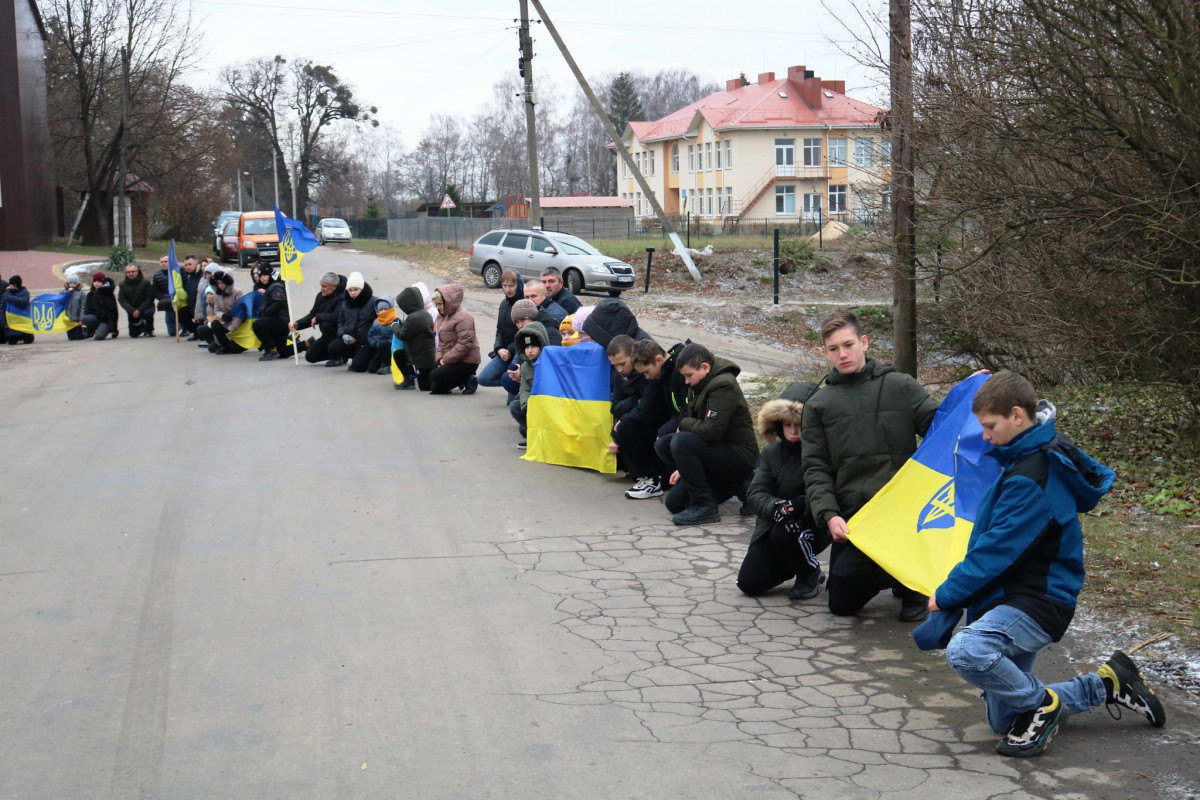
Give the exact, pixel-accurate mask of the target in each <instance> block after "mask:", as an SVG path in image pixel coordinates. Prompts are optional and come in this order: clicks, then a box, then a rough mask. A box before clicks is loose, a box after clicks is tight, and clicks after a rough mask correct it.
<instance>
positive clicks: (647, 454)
mask: <svg viewBox="0 0 1200 800" xmlns="http://www.w3.org/2000/svg"><path fill="white" fill-rule="evenodd" d="M657 436H658V426H657V425H651V424H649V423H646V422H642V421H641V420H636V419H628V418H625V419H622V420H621V421H620V424H619V425H617V426H616V427H615V428H614V429H613V433H612V439H613V441H614V442H616V443H617V445H618V446H619V447H620V448H621V455H623V456H624V457H625V466H626V467H627V468H628V469H629V471H630V472H632V473H633V475H634V477H635V478H661V477H662V476H663V463H662V460H661V459H659V457H658V454H657V453H655V452H654V441H655V438H656V437H657Z"/></svg>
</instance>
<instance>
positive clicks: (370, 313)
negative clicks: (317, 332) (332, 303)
mask: <svg viewBox="0 0 1200 800" xmlns="http://www.w3.org/2000/svg"><path fill="white" fill-rule="evenodd" d="M374 299H375V295H374V293H373V292H372V291H371V284H369V283H364V284H363V288H362V291H360V292H359V293H358V297H351V296H350V293H349V292H346V295H345V297H343V298H342V304H341V305H340V306H339V307H338V312H337V314H338V317H337V320H338V322H337V335H338V336H353V337H354V341H355V342H356V343H357V344H360V345H366V343H367V334H368V333H370V331H371V324H372V323H374V322H375V303H374V302H372V301H373V300H374Z"/></svg>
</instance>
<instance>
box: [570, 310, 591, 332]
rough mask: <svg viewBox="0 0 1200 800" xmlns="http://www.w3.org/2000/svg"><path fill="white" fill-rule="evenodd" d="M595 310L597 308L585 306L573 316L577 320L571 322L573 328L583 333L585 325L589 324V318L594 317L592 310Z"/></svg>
mask: <svg viewBox="0 0 1200 800" xmlns="http://www.w3.org/2000/svg"><path fill="white" fill-rule="evenodd" d="M594 308H595V306H584V307H583V308H581V309H579V310H578V311H576V312H575V314H574V315H573V316H574V317H575V318H574V319H573V320H571V327H573V328H574V329H575V331H576V332H577V333H583V323H585V322H587V318H588V317H590V316H591V315H592V309H594Z"/></svg>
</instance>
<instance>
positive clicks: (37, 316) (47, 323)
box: [29, 300, 58, 331]
mask: <svg viewBox="0 0 1200 800" xmlns="http://www.w3.org/2000/svg"><path fill="white" fill-rule="evenodd" d="M29 316H30V317H32V319H33V329H34V330H38V331H48V330H50V329H51V328H53V327H54V320H55V318H56V317H58V313H57V309H55V307H54V303H39V302H37V301H36V300H35V301H34V302H33V303H32V308H30V309H29Z"/></svg>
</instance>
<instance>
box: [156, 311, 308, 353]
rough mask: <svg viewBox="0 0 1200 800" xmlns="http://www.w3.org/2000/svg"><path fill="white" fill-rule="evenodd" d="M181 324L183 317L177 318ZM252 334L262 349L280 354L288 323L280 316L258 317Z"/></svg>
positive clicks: (283, 346) (285, 338)
mask: <svg viewBox="0 0 1200 800" xmlns="http://www.w3.org/2000/svg"><path fill="white" fill-rule="evenodd" d="M179 322H180V324H183V318H182V317H180V319H179ZM253 327H254V335H255V336H257V337H258V338H259V341H261V342H262V345H263V349H264V350H276V351H278V352H279V353H280V354H281V355H282V354H283V350H284V348H286V347H287V340H288V324H287V320H285V319H284V318H282V317H259V318H258V319H256V320H254V323H253Z"/></svg>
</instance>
